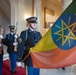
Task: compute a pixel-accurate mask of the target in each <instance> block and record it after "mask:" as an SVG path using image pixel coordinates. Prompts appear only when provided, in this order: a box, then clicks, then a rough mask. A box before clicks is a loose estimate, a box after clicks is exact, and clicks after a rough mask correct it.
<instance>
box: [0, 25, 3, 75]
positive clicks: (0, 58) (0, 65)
mask: <svg viewBox="0 0 76 75" xmlns="http://www.w3.org/2000/svg"><path fill="white" fill-rule="evenodd" d="M2 34H3V29H2V28H1V25H0V75H2V68H3V44H2V39H3V35H2Z"/></svg>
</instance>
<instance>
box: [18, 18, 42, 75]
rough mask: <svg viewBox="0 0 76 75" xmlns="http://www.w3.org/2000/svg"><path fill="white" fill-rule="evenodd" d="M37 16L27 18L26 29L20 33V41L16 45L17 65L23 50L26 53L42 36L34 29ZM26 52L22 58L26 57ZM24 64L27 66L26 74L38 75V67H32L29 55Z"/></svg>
mask: <svg viewBox="0 0 76 75" xmlns="http://www.w3.org/2000/svg"><path fill="white" fill-rule="evenodd" d="M36 20H37V18H36V17H30V18H27V19H26V21H27V25H28V27H29V28H28V29H27V30H24V31H22V32H21V35H20V43H19V46H18V58H17V61H18V65H20V61H21V60H22V54H23V52H25V53H26V54H27V53H29V50H30V48H31V47H34V46H35V45H36V44H37V42H38V41H39V40H40V39H41V38H42V36H41V34H40V32H38V31H36V30H35V29H36V25H37V21H36ZM26 54H24V55H25V56H24V58H25V57H26ZM24 64H25V65H26V66H27V72H28V73H27V74H28V75H39V69H38V68H34V67H33V65H32V60H31V56H30V54H29V56H28V57H27V58H26V59H25V61H24Z"/></svg>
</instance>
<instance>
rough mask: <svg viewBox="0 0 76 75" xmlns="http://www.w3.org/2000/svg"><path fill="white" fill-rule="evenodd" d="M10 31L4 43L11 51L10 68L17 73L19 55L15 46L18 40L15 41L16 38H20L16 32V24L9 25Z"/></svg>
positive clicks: (8, 50)
mask: <svg viewBox="0 0 76 75" xmlns="http://www.w3.org/2000/svg"><path fill="white" fill-rule="evenodd" d="M9 28H10V33H9V34H7V35H6V37H5V38H4V39H3V44H4V45H6V46H7V52H8V53H9V59H10V70H11V73H12V74H14V73H16V57H17V50H16V49H15V47H17V42H15V39H17V38H18V35H17V34H15V33H14V30H15V26H14V25H11V26H9Z"/></svg>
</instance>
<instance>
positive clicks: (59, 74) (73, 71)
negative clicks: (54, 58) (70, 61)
mask: <svg viewBox="0 0 76 75" xmlns="http://www.w3.org/2000/svg"><path fill="white" fill-rule="evenodd" d="M40 75H76V65H73V66H69V67H66V68H65V70H62V68H59V69H41V72H40Z"/></svg>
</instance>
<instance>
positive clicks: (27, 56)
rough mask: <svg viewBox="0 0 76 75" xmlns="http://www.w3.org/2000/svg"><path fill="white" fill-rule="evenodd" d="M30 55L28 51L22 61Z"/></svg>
mask: <svg viewBox="0 0 76 75" xmlns="http://www.w3.org/2000/svg"><path fill="white" fill-rule="evenodd" d="M29 55H30V53H28V54H27V55H26V56H25V58H24V59H23V60H22V62H24V60H26V58H27V57H28V56H29Z"/></svg>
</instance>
